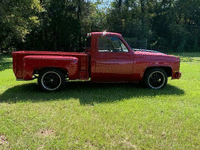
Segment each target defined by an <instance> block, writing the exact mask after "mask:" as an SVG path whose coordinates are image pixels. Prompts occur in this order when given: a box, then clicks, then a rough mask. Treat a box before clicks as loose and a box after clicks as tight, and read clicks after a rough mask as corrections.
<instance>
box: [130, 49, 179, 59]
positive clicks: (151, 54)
mask: <svg viewBox="0 0 200 150" xmlns="http://www.w3.org/2000/svg"><path fill="white" fill-rule="evenodd" d="M133 50H134V53H135V56H137V57H139V58H140V57H142V58H143V59H148V60H151V61H162V62H180V58H179V57H177V56H174V55H168V54H165V53H161V52H158V51H154V50H144V49H133Z"/></svg>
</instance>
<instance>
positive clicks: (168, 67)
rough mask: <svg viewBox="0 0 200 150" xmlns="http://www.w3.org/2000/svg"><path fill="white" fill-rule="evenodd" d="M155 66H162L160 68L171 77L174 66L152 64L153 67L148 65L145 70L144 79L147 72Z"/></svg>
mask: <svg viewBox="0 0 200 150" xmlns="http://www.w3.org/2000/svg"><path fill="white" fill-rule="evenodd" d="M154 68H160V69H163V70H164V71H165V72H166V74H167V77H171V76H172V68H171V67H170V66H151V67H148V68H146V69H145V71H144V74H143V76H142V79H144V77H145V75H146V73H147V72H148V71H149V70H151V69H154Z"/></svg>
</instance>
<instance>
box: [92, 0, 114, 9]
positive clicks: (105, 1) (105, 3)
mask: <svg viewBox="0 0 200 150" xmlns="http://www.w3.org/2000/svg"><path fill="white" fill-rule="evenodd" d="M88 1H90V2H93V3H95V2H97V0H88ZM102 1H103V3H102V4H99V5H98V8H99V9H101V8H105V7H107V8H108V7H110V6H111V5H110V4H111V2H113V1H114V0H102Z"/></svg>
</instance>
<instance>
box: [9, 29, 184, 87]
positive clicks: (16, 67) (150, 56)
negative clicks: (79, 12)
mask: <svg viewBox="0 0 200 150" xmlns="http://www.w3.org/2000/svg"><path fill="white" fill-rule="evenodd" d="M12 56H13V71H14V73H15V76H16V78H17V79H18V80H32V79H35V78H37V79H38V85H39V86H40V87H41V88H42V89H43V90H45V91H55V90H59V89H61V88H62V86H63V85H64V84H65V81H73V80H74V81H76V80H85V81H90V82H139V81H142V82H144V83H145V84H146V86H147V87H149V88H151V89H160V88H163V87H164V86H165V85H166V84H167V79H168V77H171V78H172V79H179V78H180V77H181V73H180V72H179V68H180V58H179V57H176V56H172V55H167V54H163V53H159V52H156V51H145V50H137V49H131V48H130V47H129V45H128V44H127V42H126V41H125V40H124V39H123V38H122V36H121V34H118V33H113V32H92V33H89V34H88V37H87V41H86V47H85V52H51V51H16V52H13V53H12Z"/></svg>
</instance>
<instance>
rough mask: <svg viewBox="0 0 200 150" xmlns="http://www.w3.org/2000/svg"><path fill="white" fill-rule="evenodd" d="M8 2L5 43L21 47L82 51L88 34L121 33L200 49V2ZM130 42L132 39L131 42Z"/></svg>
mask: <svg viewBox="0 0 200 150" xmlns="http://www.w3.org/2000/svg"><path fill="white" fill-rule="evenodd" d="M99 5H101V6H102V5H103V2H102V1H100V0H98V1H97V2H93V3H92V2H89V1H84V0H59V1H55V0H40V1H39V0H31V1H29V0H20V1H19V0H18V1H11V0H2V1H1V2H0V13H1V16H0V39H1V41H0V45H1V48H4V49H8V48H9V47H15V48H17V50H22V49H33V50H53V51H74V50H78V51H80V50H81V49H82V47H83V46H84V45H83V42H84V41H85V37H86V33H88V32H92V31H104V30H107V31H112V32H119V33H121V34H122V35H123V36H124V37H126V38H129V39H137V41H136V42H135V41H133V42H132V43H130V45H131V46H132V47H135V48H147V47H148V48H155V49H159V48H160V47H162V48H163V49H165V50H172V51H174V52H183V51H199V50H200V48H199V47H200V21H199V17H200V9H199V8H200V1H199V0H124V1H122V0H114V1H113V2H111V3H110V5H109V7H108V6H106V7H107V8H106V7H105V6H104V7H100V8H99V7H98V6H99ZM129 41H130V40H129Z"/></svg>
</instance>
